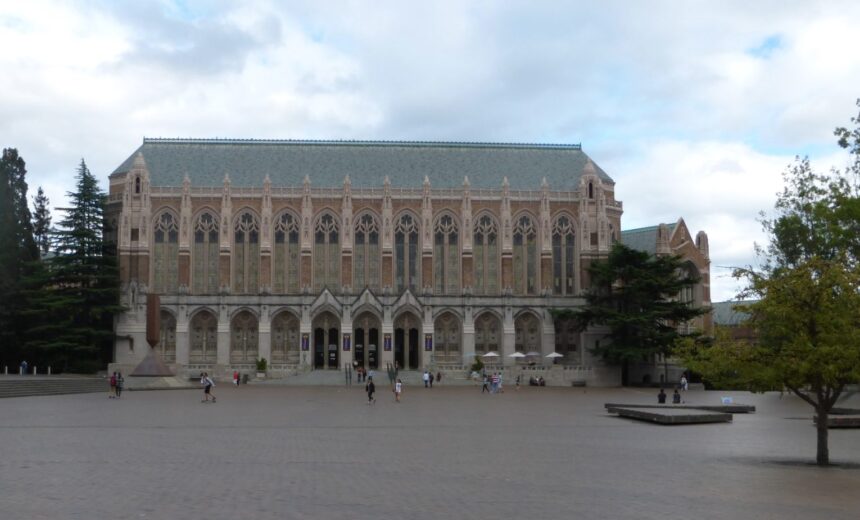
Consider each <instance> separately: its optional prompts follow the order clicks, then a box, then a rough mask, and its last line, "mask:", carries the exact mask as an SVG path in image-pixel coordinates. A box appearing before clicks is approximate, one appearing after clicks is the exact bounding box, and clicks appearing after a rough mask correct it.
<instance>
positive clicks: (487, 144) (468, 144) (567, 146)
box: [143, 137, 582, 151]
mask: <svg viewBox="0 0 860 520" xmlns="http://www.w3.org/2000/svg"><path fill="white" fill-rule="evenodd" d="M147 143H164V144H214V145H219V144H226V145H243V144H246V145H267V144H269V145H303V146H314V145H317V146H392V147H407V146H410V147H411V146H415V147H429V148H526V149H528V148H534V149H550V150H579V151H581V150H582V143H506V142H499V141H495V142H494V141H397V140H384V139H383V140H379V141H374V140H366V139H231V138H220V137H215V138H207V137H202V138H195V137H144V138H143V144H147Z"/></svg>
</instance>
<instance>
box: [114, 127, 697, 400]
mask: <svg viewBox="0 0 860 520" xmlns="http://www.w3.org/2000/svg"><path fill="white" fill-rule="evenodd" d="M621 215H622V205H621V202H620V201H618V200H616V199H615V183H614V182H613V180H612V179H611V178H610V177H609V175H607V174H606V172H604V171H603V170H602V169H601V168H600V167H599V166H597V165H596V164H594V163H593V162H592V161H591V159H589V157H588V156H587V155H586V154H585V153H584V152H583V151H582V149H581V148H580V146H578V145H533V144H489V143H487V144H483V143H423V142H351V141H333V142H332V141H266V140H247V141H245V140H220V139H218V140H204V139H144V141H143V145H142V146H141V147H140V148H139V149H138V150H136V151H135V152H134V153H133V154H132V155H131V156H130V157H129V158H128V159H127V160H126V161H125V162H123V163H122V164H121V165H120V166H119V167H118V168H117V169H116V170H115V171H114V172H113V173H112V174H111V176H110V203H109V208H108V218H109V219H110V221H111V222H112V223H113V224H114V225H113V228H114V229H115V230H116V233H117V234H118V236H117V237H116V240H117V244H118V250H119V259H120V271H121V279H122V283H123V303H124V304H125V305H126V306H127V311H126V312H124V313H123V314H121V315H120V316H118V318H117V321H116V333H117V341H116V349H115V350H116V351H115V361H116V363H117V366H119V367H125V368H126V369H127V370H128V368H130V367H133V366H134V365H135V364H137V363H138V362H139V361H140V360H142V359H143V358H144V356H145V355H146V354H147V352H148V349H149V347H148V346H147V344H146V341H145V328H146V327H145V323H146V319H145V316H146V309H145V305H146V304H145V302H146V298H145V297H144V295H145V294H146V293H157V294H159V295H160V296H161V298H160V300H161V311H160V312H161V316H162V319H161V322H162V339H161V342H160V344H159V345H158V347H157V351H158V353H159V354H160V355H161V357H162V358H163V360H164V361H165V362H167V363H168V364H169V365H171V366H173V367H174V368H175V369H176V370H177V371H178V372H179V373H196V372H199V371H200V370H208V371H209V372H214V373H217V374H220V373H224V372H229V371H232V370H234V369H237V368H238V369H241V370H252V369H253V366H254V362H255V360H256V359H258V358H266V359H267V360H268V361H269V374H270V376H274V377H278V376H279V375H286V374H289V373H293V372H295V371H297V370H307V369H335V368H341V367H343V366H346V365H352V364H353V363H354V362H355V363H357V364H358V365H361V366H365V367H367V368H380V367H384V366H386V365H388V364H391V365H394V364H395V363H396V364H398V365H399V366H401V367H403V368H412V369H423V368H434V369H441V370H444V369H450V370H460V369H462V368H463V367H464V366H467V365H469V364H471V363H472V361H473V360H474V358H475V356H483V355H484V354H487V353H489V352H495V353H497V354H498V355H499V357H498V358H484V359H496V360H497V361H498V363H499V364H500V365H506V366H509V365H515V364H518V363H519V364H522V363H530V364H531V365H535V364H536V365H537V366H542V365H549V364H552V361H551V360H550V359H548V358H546V355H547V354H549V353H551V352H558V353H559V354H561V355H562V356H563V357H562V358H560V360H559V361H560V363H557V364H555V365H554V366H555V368H554V369H553V370H555V372H556V373H559V371H561V374H562V376H561V377H562V379H563V380H576V379H580V380H586V381H587V382H588V383H589V384H617V383H618V382H619V381H620V373H619V370H618V369H617V368H616V367H607V366H604V365H603V364H602V363H600V362H599V361H598V360H596V359H594V358H593V357H592V355H591V353H590V351H589V348H590V347H592V346H594V342H595V341H599V340H600V338H601V337H602V336H603V333H602V332H601V331H597V330H592V331H586V332H578V331H577V330H576V328H575V327H574V324H572V323H569V322H560V323H555V322H554V321H553V319H552V316H551V314H550V312H549V310H550V309H553V308H570V307H576V306H580V305H582V304H583V301H584V300H583V298H581V294H582V292H583V290H584V289H585V288H586V287H587V286H588V277H587V267H588V266H589V264H590V263H591V262H592V261H594V260H595V259H597V258H601V257H604V256H605V255H606V254H607V252H608V250H609V248H610V247H611V245H612V243H613V242H614V241H616V240H618V239H619V238H620V236H621V235H620V226H621ZM675 231H676V234H678V233H677V227H676V228H675ZM684 231H686V228H684ZM673 236H674V235H673ZM678 236H679V238H678V241H681V240H682V239H683V240H686V242H684V244H683V245H682V246H681V247H680V249H679V248H678V247H676V248H675V249H673V251H679V252H681V253H682V254H685V255H688V256H691V266H694V268H696V269H698V270H699V272H700V274H702V275H703V283H702V284H701V286H700V287H699V288H698V289H697V291H699V292H698V293H697V296H695V301H696V303H702V304H706V303H707V302H708V300H709V296H708V261H707V256H708V254H707V237H706V236H705V235H704V233H700V234H699V235H697V237H696V240H695V243H693V241H692V239H690V237H689V233H687V234H686V235H684V236H683V237H681V234H678ZM658 246H659V244H658ZM655 252H658V253H659V252H660V251H657V250H655ZM698 325H699V326H701V325H702V323H699V324H698ZM517 352H519V353H521V354H523V355H525V356H526V357H525V358H518V357H516V356H517V354H515V353H517Z"/></svg>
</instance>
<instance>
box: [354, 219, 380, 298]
mask: <svg viewBox="0 0 860 520" xmlns="http://www.w3.org/2000/svg"><path fill="white" fill-rule="evenodd" d="M354 238H355V245H354V246H353V253H352V255H353V277H352V282H353V286H354V287H355V288H356V289H359V290H361V289H364V288H365V287H370V288H371V289H376V290H378V289H379V221H378V220H377V219H376V217H374V216H373V215H371V214H369V213H365V214H364V215H361V216H360V217H359V218H358V219H356V221H355V234H354Z"/></svg>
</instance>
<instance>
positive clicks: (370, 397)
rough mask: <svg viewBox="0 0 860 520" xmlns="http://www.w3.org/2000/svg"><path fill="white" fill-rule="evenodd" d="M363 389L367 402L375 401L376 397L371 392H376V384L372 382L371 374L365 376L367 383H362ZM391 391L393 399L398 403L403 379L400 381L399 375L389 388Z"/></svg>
mask: <svg viewBox="0 0 860 520" xmlns="http://www.w3.org/2000/svg"><path fill="white" fill-rule="evenodd" d="M364 391H365V392H367V404H373V403H375V402H376V397H374V395H373V394H375V393H376V384H375V383H374V382H373V376H370V377H368V378H367V384H365V385H364ZM391 391H392V392H394V401H395V402H398V403H399V402H400V395H401V394H402V393H403V381H401V380H400V378H399V377H398V378H397V381H396V382H395V383H394V386H393V387H392V388H391Z"/></svg>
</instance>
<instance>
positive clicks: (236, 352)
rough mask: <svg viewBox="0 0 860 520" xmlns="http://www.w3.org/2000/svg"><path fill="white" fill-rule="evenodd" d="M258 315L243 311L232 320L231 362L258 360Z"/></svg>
mask: <svg viewBox="0 0 860 520" xmlns="http://www.w3.org/2000/svg"><path fill="white" fill-rule="evenodd" d="M258 339H259V335H258V334H257V317H256V316H254V315H253V314H252V313H250V312H248V311H242V312H240V313H239V314H237V315H236V316H235V317H234V318H233V319H232V320H231V321H230V363H253V362H255V361H257V351H258V349H259V344H258Z"/></svg>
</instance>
